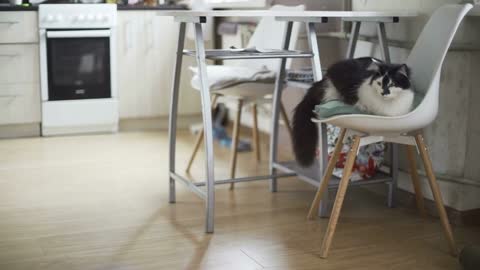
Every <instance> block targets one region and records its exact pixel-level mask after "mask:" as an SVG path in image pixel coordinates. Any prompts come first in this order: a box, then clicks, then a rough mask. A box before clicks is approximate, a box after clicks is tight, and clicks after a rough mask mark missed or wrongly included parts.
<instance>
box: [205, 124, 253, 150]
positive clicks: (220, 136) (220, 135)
mask: <svg viewBox="0 0 480 270" xmlns="http://www.w3.org/2000/svg"><path fill="white" fill-rule="evenodd" d="M213 138H214V139H215V140H218V141H219V142H220V145H222V146H225V147H227V148H231V147H232V138H230V137H229V136H228V134H227V131H226V130H225V128H224V127H223V126H220V125H218V126H214V127H213ZM251 149H252V147H251V146H250V142H248V141H243V140H240V141H239V142H238V146H237V151H239V152H246V151H250V150H251Z"/></svg>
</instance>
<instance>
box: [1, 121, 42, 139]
mask: <svg viewBox="0 0 480 270" xmlns="http://www.w3.org/2000/svg"><path fill="white" fill-rule="evenodd" d="M38 136H40V123H29V124H8V125H0V139H10V138H24V137H38Z"/></svg>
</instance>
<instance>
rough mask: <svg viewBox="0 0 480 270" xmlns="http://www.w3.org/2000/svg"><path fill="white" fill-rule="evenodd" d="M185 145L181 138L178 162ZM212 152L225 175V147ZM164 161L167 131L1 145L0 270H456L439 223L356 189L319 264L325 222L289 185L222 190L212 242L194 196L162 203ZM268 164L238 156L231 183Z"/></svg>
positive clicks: (475, 236) (462, 235) (462, 239)
mask: <svg viewBox="0 0 480 270" xmlns="http://www.w3.org/2000/svg"><path fill="white" fill-rule="evenodd" d="M192 143H193V137H192V136H190V135H188V134H181V140H180V142H179V145H178V153H179V162H180V163H185V162H186V161H187V158H188V154H189V153H190V147H191V145H192ZM217 149H218V151H217V158H218V160H219V162H217V163H216V166H217V168H218V170H217V174H218V175H219V176H220V177H226V176H227V175H228V160H227V158H226V157H228V150H226V149H221V148H217ZM263 150H264V153H266V150H267V149H263ZM167 157H168V150H167V135H166V133H164V132H157V133H156V132H132V133H121V134H115V135H93V136H73V137H56V138H32V139H17V140H2V141H0V269H1V270H10V269H26V270H27V269H28V270H34V269H48V270H57V269H62V270H63V269H65V270H66V269H68V270H70V269H78V270H88V269H102V270H106V269H121V270H131V269H242V270H243V269H263V268H265V269H336V270H338V269H382V270H384V269H422V270H427V269H459V266H458V264H457V261H456V259H455V258H453V257H450V256H449V255H448V254H447V251H448V248H447V244H446V241H445V239H444V238H443V234H442V231H441V226H440V223H439V221H438V220H437V219H434V218H427V219H423V218H420V217H419V216H418V215H417V214H416V212H415V211H413V210H411V209H403V208H396V209H388V208H386V207H385V203H384V199H383V198H380V197H378V196H376V195H373V194H371V193H369V192H368V191H366V190H363V189H360V188H352V189H350V190H349V191H348V194H347V199H346V201H345V204H344V211H343V212H342V215H341V217H340V221H339V225H338V228H337V233H336V235H335V238H334V241H333V246H332V249H331V252H330V256H329V258H328V259H326V260H325V259H321V258H319V256H318V251H319V249H320V244H321V240H322V236H323V233H324V229H325V226H326V223H327V220H324V219H323V220H316V221H307V220H306V216H307V211H308V207H309V204H310V202H311V200H312V198H313V195H314V191H315V190H314V189H313V188H312V187H311V186H309V185H307V184H305V183H303V182H300V181H298V180H296V179H295V178H289V179H283V180H281V181H280V184H279V192H277V193H270V192H269V191H268V182H265V181H263V182H255V183H253V182H252V183H242V184H237V185H236V186H235V190H234V191H233V192H232V191H229V190H228V185H225V186H220V187H218V190H217V193H216V195H217V203H216V206H217V211H216V227H215V229H216V230H215V234H205V233H204V208H203V207H204V203H203V202H202V201H201V200H200V199H198V198H197V197H196V196H195V195H194V194H192V193H190V192H188V191H187V190H186V189H185V188H184V187H183V186H181V185H180V184H177V186H178V193H177V200H178V202H177V203H176V204H173V205H171V204H168V198H167V197H168V196H167V195H168V192H167V187H168V185H167V182H168V180H167V179H168V178H167V174H168V173H167V167H168V164H167ZM264 157H266V155H265V154H264ZM266 164H267V163H266V162H262V163H261V164H257V162H256V161H255V159H254V158H253V155H252V154H251V153H241V154H240V155H239V167H238V175H239V176H240V175H251V174H255V173H265V172H266V170H267V168H266ZM179 167H180V169H181V168H182V167H183V165H182V166H179ZM193 171H194V174H195V175H194V176H195V177H200V176H202V175H203V163H202V162H197V163H195V164H194V167H193ZM454 231H455V236H456V238H457V241H458V243H459V246H460V247H461V246H462V245H464V244H466V243H480V228H478V227H477V228H473V227H470V228H469V227H456V228H454Z"/></svg>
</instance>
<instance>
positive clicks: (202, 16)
mask: <svg viewBox="0 0 480 270" xmlns="http://www.w3.org/2000/svg"><path fill="white" fill-rule="evenodd" d="M157 15H158V16H173V17H174V18H175V21H177V22H179V37H178V43H177V58H176V62H175V74H174V77H173V86H172V95H171V103H170V116H169V155H170V156H169V162H170V164H169V170H170V171H169V202H170V203H175V201H176V198H175V182H176V181H179V182H181V183H183V184H185V185H186V186H187V188H189V189H190V190H191V191H192V192H194V193H195V194H197V195H198V196H199V197H201V198H202V199H204V200H205V202H206V204H205V208H206V222H205V231H206V232H207V233H213V231H214V212H215V185H216V184H227V183H236V182H246V181H256V180H267V179H268V180H270V190H271V191H272V192H275V191H277V178H279V177H288V176H295V175H297V176H298V177H299V178H300V179H302V180H305V181H307V182H309V183H311V184H313V185H315V186H318V185H319V179H321V176H322V175H323V170H324V168H326V164H327V159H328V147H327V134H326V126H325V125H324V124H322V125H321V126H319V129H320V133H319V134H321V136H320V142H319V146H320V147H321V151H322V152H321V155H320V158H319V163H318V164H317V165H316V166H313V167H312V168H308V169H306V170H302V169H299V168H298V167H296V166H295V165H294V164H293V165H292V163H290V164H285V163H280V162H278V161H277V144H278V118H279V113H280V106H279V105H280V99H281V94H282V89H283V84H284V78H285V64H286V60H287V58H310V59H311V62H312V69H313V73H314V79H315V81H318V80H321V79H322V69H321V62H320V55H319V47H318V43H317V35H316V31H315V24H316V23H327V22H328V19H329V18H342V19H343V20H344V21H350V22H352V30H351V35H350V40H349V44H348V51H347V57H349V58H351V57H353V56H354V54H355V48H356V44H357V40H358V36H359V32H360V26H361V24H362V23H375V24H376V25H377V32H378V38H379V44H380V46H381V48H382V54H383V58H384V60H385V61H387V62H390V54H389V51H388V46H387V35H386V31H385V24H386V23H396V22H398V21H399V19H400V18H408V17H415V16H416V15H417V14H416V13H414V12H367V11H271V10H212V11H189V10H181V11H159V12H157ZM211 17H274V18H275V19H276V20H279V21H285V22H286V23H287V27H286V32H285V35H284V40H283V44H282V50H279V51H278V53H275V54H263V53H253V54H252V53H249V54H245V55H243V54H238V53H236V54H230V53H228V51H219V50H205V45H204V38H203V32H202V24H203V23H205V22H206V21H207V19H208V18H211ZM293 22H299V23H304V24H305V25H306V30H307V39H308V45H309V51H306V52H299V51H291V50H288V49H289V48H288V45H289V43H290V36H291V30H292V25H293ZM187 23H190V24H192V25H193V27H194V31H195V48H196V49H195V51H189V50H184V42H185V28H186V24H187ZM184 55H188V56H193V57H195V58H196V61H197V66H198V74H199V79H200V85H201V91H200V95H201V102H202V117H203V127H204V140H205V152H206V181H204V182H195V183H193V182H191V181H189V180H188V179H186V178H184V177H182V176H181V175H179V174H178V173H177V172H176V170H175V168H176V167H175V159H176V157H175V147H176V130H177V125H176V122H177V108H178V97H179V90H180V89H179V84H180V76H181V67H182V59H183V56H184ZM258 58H280V59H281V64H280V69H279V71H278V72H277V78H276V82H275V90H274V94H273V103H272V108H273V111H272V124H271V134H270V154H269V157H270V174H269V175H266V176H254V177H242V178H235V179H224V180H215V175H214V155H213V134H212V130H213V129H212V114H211V100H210V91H209V89H208V78H207V74H206V59H216V60H229V59H258ZM392 152H393V155H392V156H393V159H392V164H393V165H392V169H391V176H390V178H388V179H380V180H381V181H380V180H377V179H375V181H371V183H380V182H386V181H390V187H389V206H393V194H394V192H395V188H396V181H397V177H398V176H397V171H398V165H397V164H398V161H397V155H396V152H397V149H396V148H394V149H393V151H392ZM307 171H308V172H311V171H313V172H314V174H315V176H313V177H312V176H309V173H307ZM280 172H281V173H280ZM331 182H335V181H331ZM202 186H206V192H205V191H204V190H203V189H201V187H202ZM334 187H335V186H332V188H334ZM324 198H328V196H324ZM327 212H328V210H327V204H326V203H322V204H321V207H320V214H321V215H322V216H325V215H327Z"/></svg>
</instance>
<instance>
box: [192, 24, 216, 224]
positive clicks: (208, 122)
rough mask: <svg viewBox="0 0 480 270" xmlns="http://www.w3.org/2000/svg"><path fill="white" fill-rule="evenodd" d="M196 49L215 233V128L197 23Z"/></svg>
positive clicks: (209, 218) (209, 220)
mask: <svg viewBox="0 0 480 270" xmlns="http://www.w3.org/2000/svg"><path fill="white" fill-rule="evenodd" d="M194 26H195V47H196V50H197V54H196V59H197V66H198V74H199V79H200V86H201V90H200V94H201V99H202V116H203V132H204V141H205V153H206V178H207V181H206V182H207V198H206V205H205V208H206V228H205V231H206V232H207V233H213V228H214V219H215V178H214V177H215V175H214V163H213V161H214V159H213V134H212V133H213V126H212V111H211V106H212V105H211V101H210V89H209V87H208V78H207V66H206V63H205V62H206V60H205V44H204V39H203V32H202V24H201V23H198V22H197V23H195V24H194Z"/></svg>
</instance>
